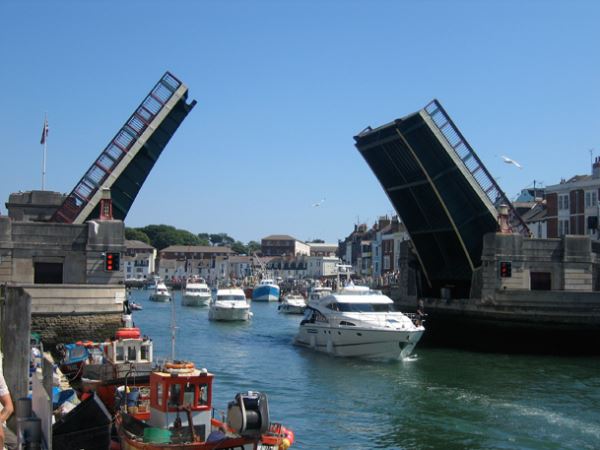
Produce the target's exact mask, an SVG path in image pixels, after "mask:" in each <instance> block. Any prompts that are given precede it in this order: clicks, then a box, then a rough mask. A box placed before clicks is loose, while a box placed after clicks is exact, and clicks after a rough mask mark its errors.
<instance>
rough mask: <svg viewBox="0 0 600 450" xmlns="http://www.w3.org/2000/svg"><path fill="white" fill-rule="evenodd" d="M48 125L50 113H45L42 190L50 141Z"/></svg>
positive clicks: (44, 182)
mask: <svg viewBox="0 0 600 450" xmlns="http://www.w3.org/2000/svg"><path fill="white" fill-rule="evenodd" d="M47 126H48V113H45V114H44V130H43V133H44V156H43V159H42V191H43V190H44V187H45V184H46V150H47V145H48V144H47V141H48V139H47V138H48V136H47V134H48V133H47V131H46V127H47Z"/></svg>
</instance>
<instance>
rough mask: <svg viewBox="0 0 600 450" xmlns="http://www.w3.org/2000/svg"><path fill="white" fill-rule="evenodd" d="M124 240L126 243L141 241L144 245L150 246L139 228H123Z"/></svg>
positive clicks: (145, 235)
mask: <svg viewBox="0 0 600 450" xmlns="http://www.w3.org/2000/svg"><path fill="white" fill-rule="evenodd" d="M125 239H127V240H128V241H142V242H145V243H146V244H150V238H149V237H148V235H147V234H146V233H144V232H143V231H142V230H140V229H139V228H127V227H125Z"/></svg>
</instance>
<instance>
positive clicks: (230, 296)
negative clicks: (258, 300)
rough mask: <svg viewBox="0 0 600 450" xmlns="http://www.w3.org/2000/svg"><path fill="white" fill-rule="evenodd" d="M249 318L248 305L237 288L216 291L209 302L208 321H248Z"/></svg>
mask: <svg viewBox="0 0 600 450" xmlns="http://www.w3.org/2000/svg"><path fill="white" fill-rule="evenodd" d="M250 317H252V313H251V312H250V305H249V304H248V301H247V300H246V295H245V294H244V291H243V290H241V289H239V288H236V289H218V290H217V294H216V296H215V297H214V298H213V299H212V300H211V301H210V309H209V310H208V319H209V320H248V319H250Z"/></svg>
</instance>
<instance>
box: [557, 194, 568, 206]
mask: <svg viewBox="0 0 600 450" xmlns="http://www.w3.org/2000/svg"><path fill="white" fill-rule="evenodd" d="M558 209H569V194H564V195H559V196H558Z"/></svg>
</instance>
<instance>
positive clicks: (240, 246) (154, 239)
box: [125, 225, 260, 255]
mask: <svg viewBox="0 0 600 450" xmlns="http://www.w3.org/2000/svg"><path fill="white" fill-rule="evenodd" d="M125 238H126V239H131V240H138V241H142V242H146V243H147V244H150V245H152V246H153V247H155V248H157V249H158V250H162V249H163V248H166V247H169V246H171V245H215V246H227V247H231V249H232V250H233V251H234V252H236V253H239V254H245V255H251V254H252V253H253V252H257V251H260V243H259V242H256V241H250V242H248V244H247V245H244V243H243V242H240V241H236V240H235V239H234V238H232V237H231V236H229V235H228V234H227V233H198V234H193V233H191V232H189V231H187V230H180V229H177V228H175V227H173V226H171V225H147V226H145V227H141V228H125Z"/></svg>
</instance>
